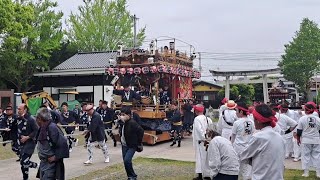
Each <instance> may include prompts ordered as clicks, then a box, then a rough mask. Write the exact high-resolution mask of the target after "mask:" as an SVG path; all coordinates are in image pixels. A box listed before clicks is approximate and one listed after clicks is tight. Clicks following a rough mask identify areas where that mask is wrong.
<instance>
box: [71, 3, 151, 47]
mask: <svg viewBox="0 0 320 180" xmlns="http://www.w3.org/2000/svg"><path fill="white" fill-rule="evenodd" d="M84 3H85V4H84V5H83V6H79V8H78V9H79V13H72V14H71V16H70V18H69V22H70V24H71V27H70V33H69V38H70V40H71V42H72V43H75V44H76V46H77V47H78V49H79V50H81V51H106V50H115V49H117V48H118V45H119V44H120V43H122V44H123V45H124V46H125V47H133V36H134V35H133V23H134V21H133V18H132V16H131V15H130V13H129V11H128V10H127V9H126V8H127V1H126V0H84ZM144 38H145V27H144V28H142V29H140V30H139V32H138V33H137V44H136V45H138V46H140V45H141V44H142V42H143V40H144Z"/></svg>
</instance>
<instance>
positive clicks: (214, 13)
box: [58, 0, 320, 74]
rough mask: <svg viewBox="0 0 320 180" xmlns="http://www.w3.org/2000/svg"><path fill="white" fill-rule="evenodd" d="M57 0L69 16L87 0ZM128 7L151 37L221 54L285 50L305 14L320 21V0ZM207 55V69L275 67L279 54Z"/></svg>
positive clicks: (143, 0)
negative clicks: (257, 57) (250, 58)
mask: <svg viewBox="0 0 320 180" xmlns="http://www.w3.org/2000/svg"><path fill="white" fill-rule="evenodd" d="M58 2H59V4H60V6H61V10H62V11H63V12H64V13H65V15H66V16H68V15H69V13H70V11H77V6H78V5H80V4H82V0H58ZM128 8H129V10H130V12H131V13H132V14H136V15H137V17H138V18H140V19H139V22H138V25H139V26H140V27H142V26H144V25H146V27H147V31H146V34H147V39H151V38H156V37H159V36H172V37H176V38H179V39H182V40H184V41H187V42H189V43H190V44H192V45H194V46H195V48H196V51H205V52H219V53H221V52H222V53H230V52H245V53H247V52H283V50H284V48H283V46H284V44H286V43H288V42H289V41H290V40H291V39H292V36H293V35H294V33H295V31H297V30H298V29H299V25H300V22H301V20H302V19H303V18H304V17H308V18H310V19H311V20H314V21H315V22H317V23H319V17H320V11H319V9H320V1H319V0H264V1H262V0H241V1H239V0H223V1H221V0H129V1H128ZM204 56H205V57H208V59H204V60H203V66H204V71H206V72H207V70H208V69H218V68H219V69H220V70H231V69H242V68H243V69H248V68H251V69H252V66H255V68H256V69H265V68H266V67H267V66H268V67H269V66H270V67H274V66H276V64H277V62H276V61H275V60H274V58H275V56H278V57H279V54H270V56H272V58H273V60H270V61H268V60H266V59H263V60H261V62H260V63H252V62H253V61H240V60H238V59H236V60H229V61H223V60H222V59H220V60H219V59H215V60H213V59H211V60H210V58H211V57H212V56H213V55H208V54H207V55H204ZM264 56H266V55H264ZM234 57H235V56H232V58H234ZM242 57H244V56H242ZM224 58H226V57H224ZM232 58H231V59H232ZM242 60H243V59H242ZM248 64H250V67H248ZM257 64H258V65H257ZM205 74H207V73H205Z"/></svg>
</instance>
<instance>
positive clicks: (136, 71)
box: [133, 67, 141, 74]
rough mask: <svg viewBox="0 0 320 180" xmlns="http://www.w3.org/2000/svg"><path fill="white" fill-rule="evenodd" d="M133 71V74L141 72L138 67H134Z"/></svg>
mask: <svg viewBox="0 0 320 180" xmlns="http://www.w3.org/2000/svg"><path fill="white" fill-rule="evenodd" d="M133 71H134V73H135V74H141V68H139V67H136V68H134V69H133Z"/></svg>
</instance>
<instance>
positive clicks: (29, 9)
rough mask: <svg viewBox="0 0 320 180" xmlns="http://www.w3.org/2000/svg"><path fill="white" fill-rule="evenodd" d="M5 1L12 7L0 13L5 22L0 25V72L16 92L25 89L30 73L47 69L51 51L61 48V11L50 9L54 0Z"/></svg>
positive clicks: (52, 7) (29, 80)
mask: <svg viewBox="0 0 320 180" xmlns="http://www.w3.org/2000/svg"><path fill="white" fill-rule="evenodd" d="M6 1H7V0H6ZM7 2H8V3H10V4H9V6H10V9H13V10H12V11H11V12H10V14H9V13H8V15H7V16H0V22H6V23H5V25H4V26H3V27H1V32H2V39H1V40H2V45H1V47H0V64H1V71H2V72H5V73H0V76H1V78H3V79H5V80H6V81H8V82H10V83H12V84H13V85H14V86H15V87H16V89H17V91H18V92H21V91H28V90H29V89H30V88H31V87H32V86H30V82H31V80H32V77H33V74H34V73H36V72H39V71H43V70H45V69H47V68H48V61H49V59H50V56H51V53H52V52H53V51H54V50H57V49H59V48H60V44H61V39H62V36H63V32H62V28H61V25H62V23H61V19H62V16H63V14H62V13H61V12H55V11H54V10H53V9H54V8H56V7H57V3H56V2H51V1H50V0H42V1H40V0H38V1H34V0H30V1H27V0H25V1H22V2H23V3H19V2H17V1H15V2H14V3H13V2H12V1H7ZM7 6H8V5H7ZM1 9H2V7H0V12H1Z"/></svg>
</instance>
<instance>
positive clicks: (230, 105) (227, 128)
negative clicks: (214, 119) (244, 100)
mask: <svg viewBox="0 0 320 180" xmlns="http://www.w3.org/2000/svg"><path fill="white" fill-rule="evenodd" d="M236 106H237V104H236V103H235V102H234V101H232V100H229V101H228V102H227V103H226V107H227V109H226V110H224V111H223V112H222V114H221V116H220V117H219V121H218V124H217V126H218V129H220V130H221V136H222V137H224V138H226V139H229V140H230V138H231V134H232V127H233V123H234V122H235V121H236V120H237V115H236V111H235V110H234V108H236ZM219 133H220V132H219Z"/></svg>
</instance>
